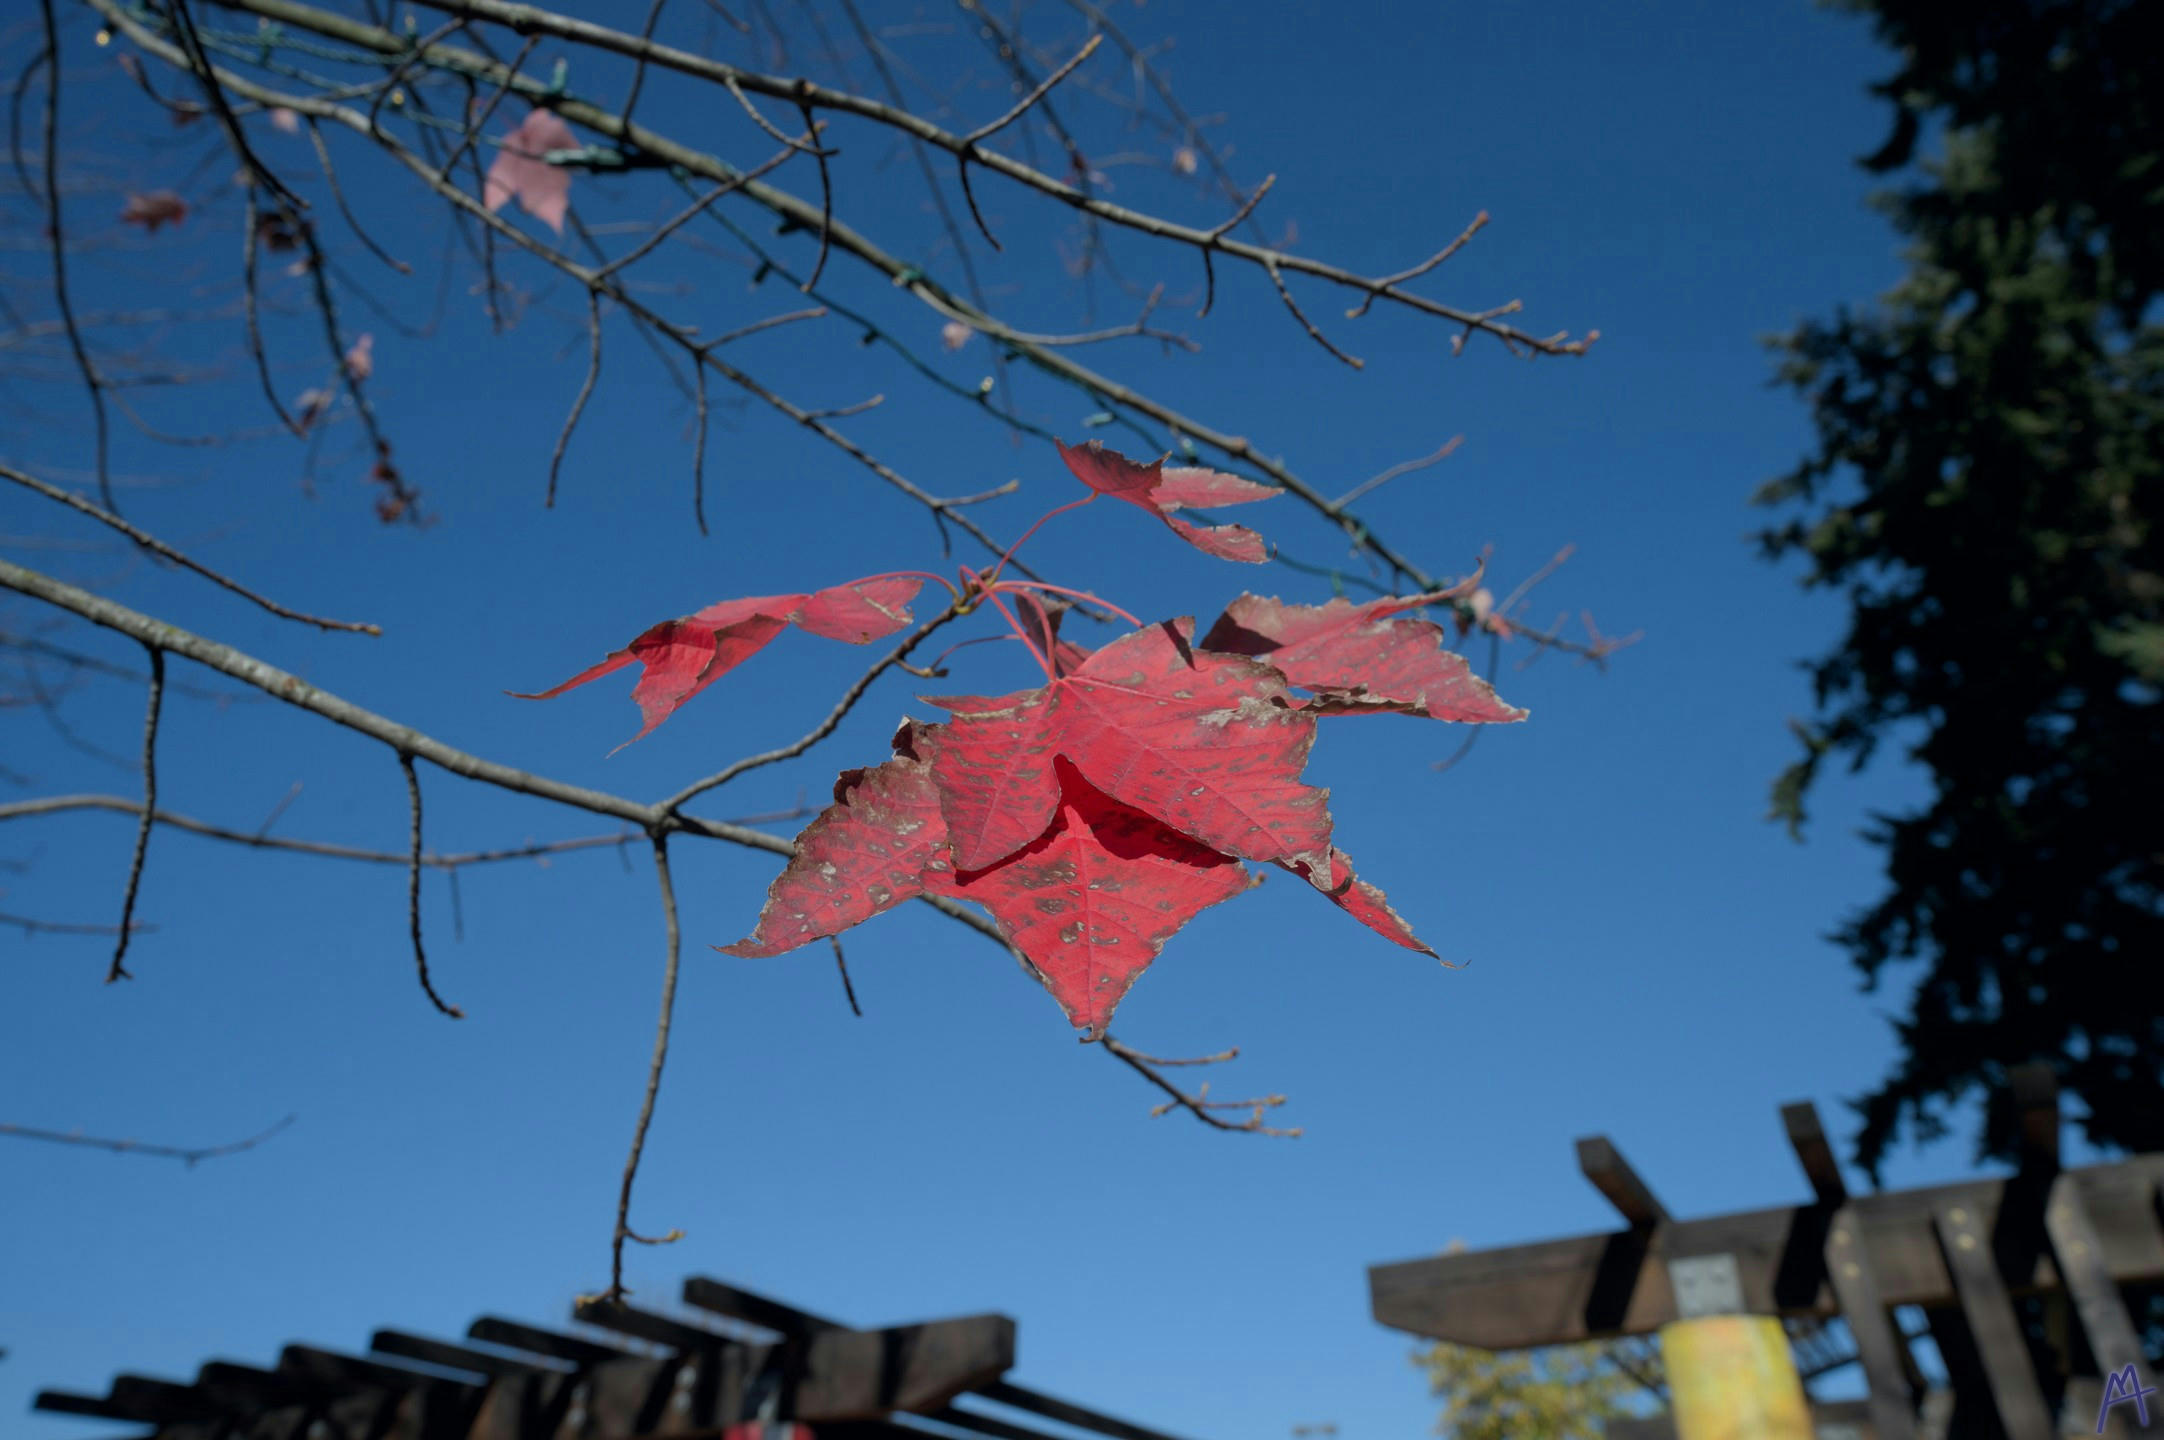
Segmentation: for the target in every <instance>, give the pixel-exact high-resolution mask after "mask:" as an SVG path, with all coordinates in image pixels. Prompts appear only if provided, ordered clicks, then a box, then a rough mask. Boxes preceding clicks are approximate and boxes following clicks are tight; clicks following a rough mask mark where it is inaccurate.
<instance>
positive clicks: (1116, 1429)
mask: <svg viewBox="0 0 2164 1440" xmlns="http://www.w3.org/2000/svg"><path fill="white" fill-rule="evenodd" d="M977 1393H978V1394H979V1395H982V1396H983V1397H984V1398H985V1399H987V1400H996V1401H998V1402H999V1403H1000V1404H1002V1405H1012V1406H1013V1407H1014V1408H1015V1409H1017V1410H1027V1411H1029V1412H1030V1413H1031V1414H1033V1415H1042V1416H1043V1417H1044V1418H1045V1419H1047V1420H1057V1421H1059V1422H1060V1423H1061V1424H1063V1425H1074V1426H1078V1427H1080V1428H1081V1429H1084V1430H1095V1431H1096V1432H1097V1433H1098V1434H1100V1435H1111V1436H1114V1437H1115V1440H1173V1437H1171V1436H1169V1435H1167V1434H1165V1433H1164V1432H1163V1431H1162V1430H1152V1429H1150V1428H1148V1427H1147V1426H1143V1425H1132V1424H1129V1423H1128V1422H1127V1421H1125V1420H1120V1419H1116V1418H1115V1417H1113V1416H1110V1415H1107V1414H1105V1413H1104V1412H1102V1411H1100V1410H1092V1409H1090V1408H1088V1407H1087V1406H1084V1405H1071V1404H1069V1403H1068V1402H1066V1401H1065V1400H1055V1399H1053V1398H1052V1397H1051V1396H1049V1395H1040V1394H1038V1393H1037V1392H1036V1391H1034V1390H1024V1389H1023V1388H1022V1387H1021V1386H1019V1385H1009V1384H1008V1383H1007V1382H1006V1381H1004V1380H996V1381H994V1382H993V1383H991V1384H990V1385H979V1386H978V1387H977Z"/></svg>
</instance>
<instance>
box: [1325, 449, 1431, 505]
mask: <svg viewBox="0 0 2164 1440" xmlns="http://www.w3.org/2000/svg"><path fill="white" fill-rule="evenodd" d="M1464 443H1465V437H1464V436H1463V435H1453V436H1451V437H1450V438H1449V439H1448V440H1445V441H1444V442H1443V446H1442V448H1441V449H1440V450H1437V451H1436V452H1435V453H1434V454H1433V455H1423V456H1421V457H1420V458H1419V459H1418V460H1404V461H1400V462H1399V463H1398V464H1396V465H1393V466H1391V467H1390V468H1389V469H1387V470H1385V471H1383V472H1382V473H1381V474H1379V475H1371V476H1369V477H1368V478H1367V479H1365V480H1363V481H1361V482H1360V483H1359V484H1358V485H1355V486H1353V488H1352V489H1350V490H1347V491H1346V492H1345V493H1344V494H1342V495H1340V496H1338V497H1337V499H1335V500H1333V501H1331V502H1330V507H1329V513H1330V514H1333V515H1335V514H1340V513H1342V512H1343V511H1344V509H1345V507H1346V506H1348V505H1350V504H1352V503H1353V501H1355V500H1358V499H1359V498H1360V497H1361V496H1363V495H1366V494H1368V493H1370V492H1371V491H1374V490H1377V489H1380V488H1381V487H1382V486H1385V485H1387V484H1389V483H1390V482H1391V481H1393V480H1395V479H1397V478H1398V477H1399V476H1400V475H1410V474H1412V473H1413V472H1414V471H1415V470H1425V469H1427V468H1428V467H1429V466H1430V465H1433V464H1435V463H1437V462H1438V461H1441V460H1444V459H1447V458H1449V456H1450V455H1451V453H1452V452H1453V451H1455V450H1456V449H1457V448H1458V447H1459V446H1460V445H1463V444H1464Z"/></svg>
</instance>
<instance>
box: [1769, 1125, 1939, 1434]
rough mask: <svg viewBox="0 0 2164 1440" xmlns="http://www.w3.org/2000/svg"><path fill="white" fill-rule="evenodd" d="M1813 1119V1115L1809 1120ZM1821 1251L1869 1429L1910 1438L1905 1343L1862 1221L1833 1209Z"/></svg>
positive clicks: (1912, 1421)
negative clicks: (1850, 1343) (1859, 1377)
mask: <svg viewBox="0 0 2164 1440" xmlns="http://www.w3.org/2000/svg"><path fill="white" fill-rule="evenodd" d="M1817 1118H1818V1117H1817V1116H1816V1115H1813V1116H1812V1120H1813V1122H1814V1123H1815V1122H1816V1120H1817ZM1790 1133H1791V1134H1793V1133H1794V1132H1793V1131H1791V1132H1790ZM1807 1168H1808V1167H1807ZM1836 1178H1838V1177H1836ZM1823 1256H1824V1260H1825V1266H1826V1278H1827V1279H1828V1280H1829V1281H1830V1282H1832V1285H1833V1292H1834V1294H1835V1295H1836V1296H1837V1297H1839V1299H1840V1303H1841V1314H1842V1315H1843V1316H1844V1317H1845V1318H1846V1319H1847V1321H1848V1330H1849V1335H1850V1336H1851V1337H1852V1338H1853V1339H1854V1340H1855V1342H1856V1358H1857V1360H1858V1361H1859V1362H1861V1364H1862V1366H1863V1374H1864V1384H1865V1386H1866V1387H1867V1394H1868V1395H1869V1400H1868V1402H1867V1403H1868V1406H1869V1409H1870V1415H1871V1428H1872V1429H1873V1430H1874V1431H1875V1432H1876V1433H1877V1436H1878V1440H1914V1436H1915V1433H1916V1404H1915V1397H1914V1396H1913V1395H1912V1394H1911V1393H1910V1391H1909V1381H1908V1367H1907V1366H1906V1365H1905V1364H1903V1361H1904V1360H1906V1359H1907V1357H1908V1342H1907V1341H1905V1340H1903V1339H1902V1338H1901V1337H1900V1336H1899V1335H1898V1334H1897V1333H1896V1332H1895V1330H1894V1325H1893V1318H1892V1316H1890V1315H1889V1314H1888V1313H1887V1311H1886V1302H1885V1300H1884V1299H1883V1298H1882V1297H1881V1296H1880V1295H1879V1288H1878V1275H1877V1272H1876V1271H1875V1270H1874V1269H1873V1267H1872V1263H1871V1255H1870V1251H1869V1249H1868V1247H1866V1246H1865V1245H1864V1244H1863V1243H1862V1226H1861V1225H1860V1224H1859V1223H1858V1221H1857V1219H1856V1217H1855V1215H1854V1213H1853V1212H1852V1211H1850V1210H1849V1209H1848V1208H1846V1207H1843V1208H1842V1209H1840V1210H1838V1211H1836V1212H1835V1213H1834V1217H1833V1224H1832V1226H1831V1227H1830V1228H1829V1229H1828V1231H1827V1235H1826V1248H1825V1250H1824V1252H1823Z"/></svg>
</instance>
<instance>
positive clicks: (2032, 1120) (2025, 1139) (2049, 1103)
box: [2006, 1061, 2060, 1178]
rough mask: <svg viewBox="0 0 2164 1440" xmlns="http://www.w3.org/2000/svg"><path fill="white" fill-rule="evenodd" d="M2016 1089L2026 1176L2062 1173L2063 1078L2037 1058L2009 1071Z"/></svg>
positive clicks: (2008, 1081) (2008, 1077) (2020, 1154)
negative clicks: (2060, 1101)
mask: <svg viewBox="0 0 2164 1440" xmlns="http://www.w3.org/2000/svg"><path fill="white" fill-rule="evenodd" d="M2006 1084H2007V1088H2008V1089H2009V1090H2011V1091H2012V1092H2013V1096H2014V1115H2015V1121H2014V1123H2015V1127H2016V1129H2015V1133H2016V1135H2017V1136H2018V1137H2019V1138H2018V1145H2019V1151H2018V1163H2019V1164H2020V1166H2021V1173H2022V1174H2024V1175H2040V1176H2044V1177H2046V1178H2049V1177H2050V1176H2053V1175H2056V1174H2058V1173H2059V1129H2060V1119H2059V1077H2058V1075H2057V1074H2056V1073H2055V1072H2054V1071H2053V1070H2052V1068H2051V1066H2049V1065H2047V1064H2045V1063H2043V1062H2042V1061H2036V1062H2034V1063H2031V1064H2028V1065H2016V1066H2015V1067H2014V1068H2013V1069H2011V1070H2009V1071H2007V1072H2006Z"/></svg>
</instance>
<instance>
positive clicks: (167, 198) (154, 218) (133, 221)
mask: <svg viewBox="0 0 2164 1440" xmlns="http://www.w3.org/2000/svg"><path fill="white" fill-rule="evenodd" d="M187 218H188V202H187V201H186V200H183V199H181V197H180V196H179V195H177V194H175V193H174V192H172V191H171V190H152V191H150V192H148V193H147V194H142V195H130V196H129V197H128V203H127V204H125V205H123V206H121V207H120V220H121V223H122V224H124V225H140V226H142V227H143V230H144V232H145V233H146V234H150V235H155V234H157V233H158V227H159V226H160V225H178V224H180V223H181V222H182V221H183V220H186V219H187Z"/></svg>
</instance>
